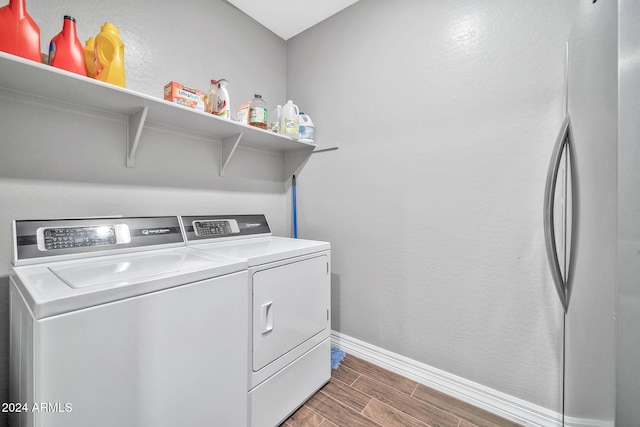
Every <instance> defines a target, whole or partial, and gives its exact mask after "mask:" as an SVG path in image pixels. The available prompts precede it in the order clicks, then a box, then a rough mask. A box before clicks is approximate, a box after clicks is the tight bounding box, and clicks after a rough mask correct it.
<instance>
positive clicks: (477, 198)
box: [287, 0, 576, 411]
mask: <svg viewBox="0 0 640 427" xmlns="http://www.w3.org/2000/svg"><path fill="white" fill-rule="evenodd" d="M575 6H576V1H570V2H559V1H553V0H546V1H537V2H523V1H517V2H513V1H505V0H487V1H483V2H476V1H469V0H455V1H447V2H425V1H419V0H414V1H408V0H407V1H404V2H401V3H398V2H388V1H382V0H364V1H360V2H358V3H356V4H355V5H353V6H351V7H350V8H349V9H347V10H345V11H344V12H342V13H340V14H338V15H335V16H333V17H332V18H330V19H328V20H326V21H324V22H322V23H321V24H319V25H318V26H316V27H314V28H312V29H311V30H309V31H306V32H305V33H303V34H301V35H299V36H297V37H295V38H293V39H291V40H289V41H287V97H288V98H289V99H293V100H294V101H296V103H297V104H298V105H299V106H300V109H301V110H304V111H305V112H306V113H307V114H309V115H311V117H312V118H313V120H314V124H315V126H316V131H317V140H318V142H320V143H322V144H328V143H329V141H331V142H334V141H336V142H338V143H339V144H340V149H339V150H338V151H335V152H326V153H320V154H318V155H316V156H314V158H313V161H312V162H310V163H309V164H308V165H307V166H306V167H305V169H304V170H303V171H302V173H301V174H300V176H299V180H298V200H299V217H300V219H299V223H300V234H301V236H302V237H307V238H322V239H327V240H329V241H331V242H332V249H333V261H334V264H333V272H334V281H333V288H332V292H333V301H332V305H333V306H332V308H333V327H334V329H336V330H338V331H339V332H341V333H344V334H346V335H349V336H352V337H354V338H357V339H360V340H363V341H365V342H368V343H371V344H373V345H376V346H379V347H382V348H384V349H387V350H390V351H393V352H396V353H399V354H401V355H403V356H406V357H409V358H411V359H414V360H417V361H419V362H422V363H425V364H428V365H431V366H433V367H436V368H439V369H442V370H444V371H447V372H449V373H452V374H455V375H459V376H461V377H463V378H466V379H469V380H471V381H475V382H477V383H480V384H482V385H485V386H487V387H491V388H493V389H496V390H499V391H501V392H504V393H507V394H510V395H512V396H516V397H519V398H521V399H524V400H526V401H529V402H532V403H535V404H538V405H541V406H544V407H546V408H550V409H552V410H555V411H558V410H559V409H560V398H561V394H560V390H561V384H560V380H559V379H560V377H561V360H560V349H561V339H562V338H561V337H562V335H561V325H562V323H561V322H562V316H561V309H560V306H559V303H558V302H557V297H556V295H555V290H554V289H553V284H552V281H551V277H550V275H549V273H548V267H547V261H546V257H545V252H544V240H543V232H542V230H543V227H542V200H543V195H544V182H545V176H546V168H547V165H548V159H549V156H550V153H551V149H552V145H553V142H554V140H555V137H556V133H557V131H558V128H559V126H560V123H561V120H562V118H563V107H564V103H563V102H564V97H563V94H564V91H563V74H564V46H565V42H566V40H567V37H568V34H569V30H570V26H571V23H572V18H573V13H574V11H575Z"/></svg>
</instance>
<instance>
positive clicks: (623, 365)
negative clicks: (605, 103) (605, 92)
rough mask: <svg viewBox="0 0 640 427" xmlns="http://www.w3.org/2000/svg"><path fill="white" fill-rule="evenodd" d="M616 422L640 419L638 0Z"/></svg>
mask: <svg viewBox="0 0 640 427" xmlns="http://www.w3.org/2000/svg"><path fill="white" fill-rule="evenodd" d="M619 4H620V12H619V19H620V21H619V26H620V105H619V114H620V121H619V132H618V138H619V140H618V173H619V174H618V395H617V413H616V425H619V426H634V425H638V420H640V406H639V405H638V402H640V386H639V384H640V334H639V333H638V327H639V325H640V215H638V213H639V212H640V192H639V191H638V189H639V188H640V166H639V165H640V145H639V144H638V141H640V121H638V112H639V111H640V28H638V17H640V3H638V2H637V1H635V0H621V1H620V2H619Z"/></svg>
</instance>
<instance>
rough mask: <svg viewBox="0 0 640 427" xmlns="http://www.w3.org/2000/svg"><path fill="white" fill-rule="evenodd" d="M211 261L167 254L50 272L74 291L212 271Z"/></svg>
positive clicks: (56, 267) (56, 268)
mask: <svg viewBox="0 0 640 427" xmlns="http://www.w3.org/2000/svg"><path fill="white" fill-rule="evenodd" d="M211 263H212V261H211V260H210V259H207V258H203V257H201V256H197V255H195V254H190V253H187V254H185V253H179V252H168V253H163V254H145V255H138V256H135V257H133V258H131V257H130V258H118V259H110V260H105V261H97V262H92V263H90V264H83V265H70V266H64V267H60V266H54V267H49V270H51V272H52V273H53V274H55V275H56V276H58V278H59V279H61V280H62V281H63V282H65V283H66V284H67V285H69V286H71V287H72V288H74V289H78V288H84V287H87V286H98V285H113V286H122V285H133V284H135V283H139V282H146V281H149V280H152V279H154V278H159V277H161V276H165V275H167V274H177V273H180V272H181V271H193V270H199V269H206V268H209V267H211Z"/></svg>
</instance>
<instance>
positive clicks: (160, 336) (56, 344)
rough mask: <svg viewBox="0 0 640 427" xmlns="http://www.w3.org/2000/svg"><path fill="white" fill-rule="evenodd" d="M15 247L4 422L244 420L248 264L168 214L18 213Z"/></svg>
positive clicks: (46, 426)
mask: <svg viewBox="0 0 640 427" xmlns="http://www.w3.org/2000/svg"><path fill="white" fill-rule="evenodd" d="M14 245H15V246H14V248H15V250H14V260H13V263H14V267H13V268H12V269H11V275H10V277H11V284H10V298H11V349H10V363H11V372H10V401H11V402H13V404H14V407H13V408H11V412H12V414H11V425H12V426H20V427H23V426H26V427H57V426H59V427H87V426H92V427H101V426H104V427H113V426H127V427H138V426H139V427H148V426H154V427H161V426H166V427H174V426H204V425H220V426H223V425H224V426H246V424H247V415H246V407H247V394H246V386H245V384H246V382H247V372H246V364H245V362H244V360H245V359H246V353H247V340H246V331H247V328H248V323H247V318H248V308H247V305H246V295H247V292H248V285H247V270H246V269H247V263H246V261H242V260H238V259H230V258H225V257H222V256H217V255H215V254H211V253H206V252H203V251H195V250H193V249H189V248H186V247H184V239H183V236H182V233H181V229H180V225H179V220H178V218H177V217H157V218H101V219H74V220H42V221H15V222H14Z"/></svg>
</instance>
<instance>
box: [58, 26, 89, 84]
mask: <svg viewBox="0 0 640 427" xmlns="http://www.w3.org/2000/svg"><path fill="white" fill-rule="evenodd" d="M49 65H53V66H54V67H57V68H62V69H63V70H67V71H71V72H72V73H76V74H81V75H83V76H86V75H87V69H86V68H85V65H84V47H82V43H80V39H78V34H77V33H76V20H75V19H74V18H72V17H71V16H65V17H64V24H63V25H62V31H60V33H59V34H58V35H57V36H55V37H54V38H52V39H51V43H49Z"/></svg>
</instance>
